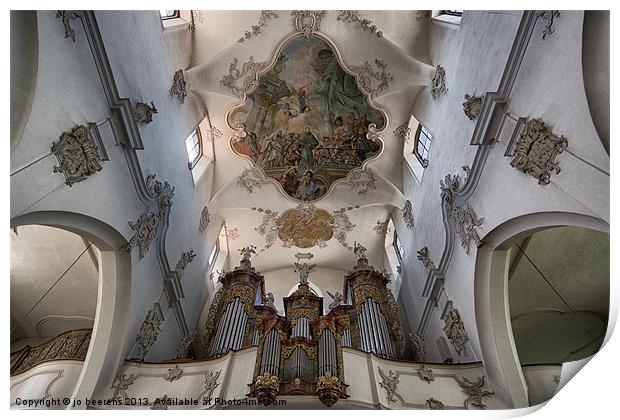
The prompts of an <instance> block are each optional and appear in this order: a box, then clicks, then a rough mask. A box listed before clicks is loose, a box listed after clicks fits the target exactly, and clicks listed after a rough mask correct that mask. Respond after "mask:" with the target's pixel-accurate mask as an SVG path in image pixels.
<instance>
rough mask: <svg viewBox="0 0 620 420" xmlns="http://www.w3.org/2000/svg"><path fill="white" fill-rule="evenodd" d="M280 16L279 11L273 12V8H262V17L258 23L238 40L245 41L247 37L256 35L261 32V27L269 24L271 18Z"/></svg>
mask: <svg viewBox="0 0 620 420" xmlns="http://www.w3.org/2000/svg"><path fill="white" fill-rule="evenodd" d="M279 17H280V16H278V15H277V13H274V12H272V11H271V10H261V12H260V18H259V19H258V23H257V24H256V25H252V30H251V31H245V33H244V34H243V36H242V37H241V38H239V40H238V41H237V42H244V41H245V40H246V39H250V38H252V37H254V36H257V35H259V34H260V31H261V29H263V27H264V26H266V25H267V22H269V21H270V20H271V19H278V18H279Z"/></svg>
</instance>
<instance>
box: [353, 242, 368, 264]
mask: <svg viewBox="0 0 620 420" xmlns="http://www.w3.org/2000/svg"><path fill="white" fill-rule="evenodd" d="M366 251H368V250H367V249H366V248H365V247H364V245H362V244H358V243H357V242H354V243H353V252H354V253H355V255H357V257H358V258H359V259H360V260H365V259H367V258H366Z"/></svg>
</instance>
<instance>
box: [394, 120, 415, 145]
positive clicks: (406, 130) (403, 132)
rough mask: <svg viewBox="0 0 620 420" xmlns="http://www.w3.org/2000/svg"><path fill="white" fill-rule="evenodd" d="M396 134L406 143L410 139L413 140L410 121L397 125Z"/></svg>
mask: <svg viewBox="0 0 620 420" xmlns="http://www.w3.org/2000/svg"><path fill="white" fill-rule="evenodd" d="M394 135H395V136H396V137H398V138H399V139H401V140H402V141H403V142H404V143H409V140H411V128H410V127H409V122H406V123H403V124H401V125H399V126H398V127H396V129H395V130H394Z"/></svg>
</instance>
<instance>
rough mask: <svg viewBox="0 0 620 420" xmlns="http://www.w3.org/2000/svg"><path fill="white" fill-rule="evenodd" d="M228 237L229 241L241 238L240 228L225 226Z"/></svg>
mask: <svg viewBox="0 0 620 420" xmlns="http://www.w3.org/2000/svg"><path fill="white" fill-rule="evenodd" d="M224 232H225V235H226V238H227V239H228V240H229V241H235V240H237V239H239V236H241V234H240V233H239V229H237V228H230V229H229V228H225V230H224Z"/></svg>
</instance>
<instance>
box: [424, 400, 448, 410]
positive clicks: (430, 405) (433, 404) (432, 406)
mask: <svg viewBox="0 0 620 420" xmlns="http://www.w3.org/2000/svg"><path fill="white" fill-rule="evenodd" d="M426 408H427V409H428V410H445V409H446V406H445V404H444V403H442V402H441V401H439V400H437V399H435V398H429V399H428V400H426Z"/></svg>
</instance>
